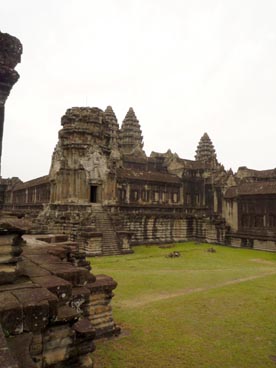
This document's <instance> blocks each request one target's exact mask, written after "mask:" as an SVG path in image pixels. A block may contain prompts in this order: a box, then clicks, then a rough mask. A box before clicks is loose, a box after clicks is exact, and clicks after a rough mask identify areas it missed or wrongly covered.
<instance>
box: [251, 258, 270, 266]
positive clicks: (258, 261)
mask: <svg viewBox="0 0 276 368" xmlns="http://www.w3.org/2000/svg"><path fill="white" fill-rule="evenodd" d="M250 261H251V262H256V263H260V264H267V265H276V264H275V262H273V261H267V260H265V259H261V258H252V259H250Z"/></svg>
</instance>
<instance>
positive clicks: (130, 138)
mask: <svg viewBox="0 0 276 368" xmlns="http://www.w3.org/2000/svg"><path fill="white" fill-rule="evenodd" d="M143 145H144V144H143V136H142V131H141V128H140V124H139V121H138V119H137V118H136V115H135V112H134V111H133V108H132V107H130V109H129V110H128V112H127V114H126V117H125V118H124V120H123V124H122V127H121V130H120V149H121V152H122V153H123V154H142V155H145V153H144V151H143Z"/></svg>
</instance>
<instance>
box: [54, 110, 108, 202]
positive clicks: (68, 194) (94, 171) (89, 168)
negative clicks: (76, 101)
mask: <svg viewBox="0 0 276 368" xmlns="http://www.w3.org/2000/svg"><path fill="white" fill-rule="evenodd" d="M61 124H62V126H63V128H62V129H61V130H60V132H59V142H58V144H57V146H56V149H55V152H54V154H53V158H52V165H51V169H50V180H51V200H50V201H51V202H52V203H59V202H60V203H64V202H65V203H68V202H69V203H89V202H91V203H103V202H104V201H109V200H111V199H112V198H113V196H114V195H115V194H114V190H113V187H112V188H111V187H110V186H109V183H108V177H109V173H110V160H109V157H110V152H111V149H110V146H109V143H110V140H111V134H110V122H109V121H108V120H107V119H106V117H105V113H104V112H103V111H102V110H100V109H98V108H89V107H74V108H71V109H68V110H67V111H66V114H65V115H64V116H63V117H62V119H61ZM113 124H114V122H113Z"/></svg>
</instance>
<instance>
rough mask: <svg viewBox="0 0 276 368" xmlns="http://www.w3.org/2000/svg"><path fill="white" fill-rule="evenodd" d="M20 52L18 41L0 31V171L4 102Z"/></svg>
mask: <svg viewBox="0 0 276 368" xmlns="http://www.w3.org/2000/svg"><path fill="white" fill-rule="evenodd" d="M21 54H22V45H21V43H20V41H19V40H18V39H17V38H15V37H13V36H10V35H9V34H7V33H1V32H0V173H1V156H2V140H3V129H4V112H5V102H6V100H7V98H8V96H9V94H10V91H11V89H12V87H13V85H14V84H15V83H16V82H17V80H18V78H19V74H18V73H17V72H16V71H15V70H14V68H15V67H16V65H17V64H18V63H19V62H20V61H21Z"/></svg>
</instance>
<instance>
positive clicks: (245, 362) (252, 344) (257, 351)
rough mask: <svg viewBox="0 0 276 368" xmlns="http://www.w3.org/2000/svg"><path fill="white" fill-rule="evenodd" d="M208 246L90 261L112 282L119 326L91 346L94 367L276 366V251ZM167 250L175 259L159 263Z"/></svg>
mask: <svg viewBox="0 0 276 368" xmlns="http://www.w3.org/2000/svg"><path fill="white" fill-rule="evenodd" d="M209 247H210V245H207V244H201V245H197V244H195V243H185V244H176V245H175V246H174V248H170V249H160V248H158V247H157V246H150V247H145V246H141V247H135V248H134V250H135V253H134V254H132V255H126V256H114V257H104V258H92V259H91V263H92V268H93V269H92V271H93V273H95V274H99V273H104V274H108V275H110V276H112V277H113V278H114V279H115V280H116V281H117V282H118V287H117V289H115V297H114V298H113V301H112V305H113V315H114V318H115V321H116V323H117V324H118V325H120V326H121V327H122V335H121V336H120V337H118V338H113V339H103V340H100V341H99V342H97V349H96V352H95V353H94V354H93V356H94V361H95V368H130V367H131V368H140V367H143V368H161V367H162V368H167V367H173V368H178V367H179V368H185V367H187V368H188V367H189V368H199V367H200V368H270V367H271V368H275V367H276V254H275V253H266V252H261V251H255V250H247V249H235V248H228V247H222V246H213V247H214V248H215V249H216V250H217V252H216V253H208V252H207V251H206V250H207V248H209ZM173 250H178V251H180V252H181V257H180V258H166V257H165V256H166V255H167V254H168V253H170V252H171V251H173ZM274 359H275V360H274Z"/></svg>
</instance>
